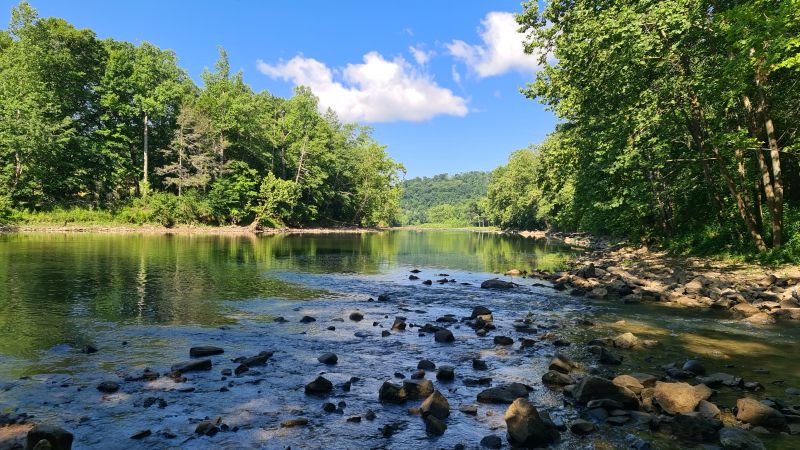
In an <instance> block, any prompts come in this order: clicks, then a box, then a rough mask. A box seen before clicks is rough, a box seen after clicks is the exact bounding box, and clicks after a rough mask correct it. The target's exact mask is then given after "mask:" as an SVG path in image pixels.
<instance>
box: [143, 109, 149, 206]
mask: <svg viewBox="0 0 800 450" xmlns="http://www.w3.org/2000/svg"><path fill="white" fill-rule="evenodd" d="M143 154H144V164H143V170H142V185H143V186H144V189H145V192H147V191H148V190H149V186H148V185H147V165H148V164H149V157H148V155H147V111H145V113H144V152H143Z"/></svg>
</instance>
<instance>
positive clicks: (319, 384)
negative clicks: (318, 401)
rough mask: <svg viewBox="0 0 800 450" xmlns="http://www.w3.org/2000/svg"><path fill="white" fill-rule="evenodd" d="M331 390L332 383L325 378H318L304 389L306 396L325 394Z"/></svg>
mask: <svg viewBox="0 0 800 450" xmlns="http://www.w3.org/2000/svg"><path fill="white" fill-rule="evenodd" d="M332 390H333V383H331V382H330V380H328V379H327V378H325V377H322V376H319V377H317V378H315V379H314V381H312V382H310V383H308V384H307V385H306V387H305V392H306V394H316V395H320V394H327V393H328V392H330V391H332Z"/></svg>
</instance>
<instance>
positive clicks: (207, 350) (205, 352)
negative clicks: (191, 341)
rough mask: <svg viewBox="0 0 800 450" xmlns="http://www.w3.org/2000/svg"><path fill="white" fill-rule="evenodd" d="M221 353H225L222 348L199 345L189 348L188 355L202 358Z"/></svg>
mask: <svg viewBox="0 0 800 450" xmlns="http://www.w3.org/2000/svg"><path fill="white" fill-rule="evenodd" d="M223 353H225V350H224V349H222V348H220V347H214V346H213V345H201V346H198V347H192V348H190V349H189V356H190V357H191V358H203V357H206V356H213V355H221V354H223Z"/></svg>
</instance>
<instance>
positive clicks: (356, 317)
mask: <svg viewBox="0 0 800 450" xmlns="http://www.w3.org/2000/svg"><path fill="white" fill-rule="evenodd" d="M350 320H352V321H354V322H360V321H362V320H364V314H362V313H361V311H353V312H351V313H350Z"/></svg>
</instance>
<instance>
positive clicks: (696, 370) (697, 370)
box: [683, 359, 706, 375]
mask: <svg viewBox="0 0 800 450" xmlns="http://www.w3.org/2000/svg"><path fill="white" fill-rule="evenodd" d="M683 370H685V371H687V372H692V373H693V374H695V375H705V374H706V368H705V367H704V366H703V364H702V363H700V361H698V360H696V359H690V360H688V361H686V362H685V363H683Z"/></svg>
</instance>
